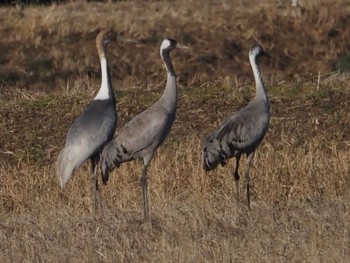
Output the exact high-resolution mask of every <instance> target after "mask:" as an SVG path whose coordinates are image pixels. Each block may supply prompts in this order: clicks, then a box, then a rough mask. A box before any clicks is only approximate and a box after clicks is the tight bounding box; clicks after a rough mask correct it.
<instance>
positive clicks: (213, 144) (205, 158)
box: [202, 135, 229, 172]
mask: <svg viewBox="0 0 350 263" xmlns="http://www.w3.org/2000/svg"><path fill="white" fill-rule="evenodd" d="M225 148H227V147H224V148H223V147H222V145H221V144H220V142H219V141H218V140H217V139H216V138H215V136H214V135H210V136H208V138H207V139H206V140H205V141H204V143H203V146H202V164H203V169H204V170H205V171H206V172H208V171H211V170H214V169H215V168H216V167H217V166H218V165H219V164H221V165H222V166H224V165H225V164H226V161H225V160H226V159H227V157H228V156H229V152H227V150H228V149H225Z"/></svg>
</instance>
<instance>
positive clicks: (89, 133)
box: [59, 97, 117, 186]
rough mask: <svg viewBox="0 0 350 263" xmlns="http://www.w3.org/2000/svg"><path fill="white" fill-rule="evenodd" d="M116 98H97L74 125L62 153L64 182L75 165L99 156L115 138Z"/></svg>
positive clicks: (60, 158)
mask: <svg viewBox="0 0 350 263" xmlns="http://www.w3.org/2000/svg"><path fill="white" fill-rule="evenodd" d="M116 122H117V118H116V107H115V100H114V97H113V99H108V100H94V101H92V102H91V103H90V105H89V106H88V107H87V108H86V109H85V111H84V112H83V113H82V114H81V115H80V116H79V117H78V118H77V119H76V120H75V121H74V122H73V124H72V126H71V127H70V129H69V131H68V133H67V138H66V144H65V147H64V149H63V150H62V152H61V154H60V155H59V160H60V161H59V163H60V164H61V165H62V166H63V167H61V169H60V170H61V171H62V173H61V179H60V183H61V185H62V186H63V185H64V183H65V182H66V181H67V180H68V179H69V177H70V176H71V174H72V172H73V170H74V169H77V168H79V166H80V165H81V164H82V163H83V162H85V161H86V160H87V159H89V158H92V159H93V158H97V159H99V157H98V155H99V153H100V151H101V150H102V147H103V146H104V145H105V144H106V143H107V142H108V141H110V140H111V139H112V137H113V134H114V130H115V127H116Z"/></svg>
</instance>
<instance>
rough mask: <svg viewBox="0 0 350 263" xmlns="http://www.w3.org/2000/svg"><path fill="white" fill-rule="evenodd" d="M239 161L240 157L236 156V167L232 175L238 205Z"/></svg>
mask: <svg viewBox="0 0 350 263" xmlns="http://www.w3.org/2000/svg"><path fill="white" fill-rule="evenodd" d="M240 159H241V156H240V155H237V156H236V167H235V172H234V174H233V177H234V180H235V191H236V202H237V204H238V203H239V174H238V167H239V160H240Z"/></svg>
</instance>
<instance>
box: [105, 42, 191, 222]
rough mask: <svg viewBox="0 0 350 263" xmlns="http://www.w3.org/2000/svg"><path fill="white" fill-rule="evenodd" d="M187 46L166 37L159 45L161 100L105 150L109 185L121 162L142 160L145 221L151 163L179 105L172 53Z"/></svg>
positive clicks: (146, 218)
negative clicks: (164, 77) (163, 78)
mask: <svg viewBox="0 0 350 263" xmlns="http://www.w3.org/2000/svg"><path fill="white" fill-rule="evenodd" d="M176 47H177V48H187V47H186V46H183V45H181V44H178V43H177V42H176V41H175V40H173V39H170V38H167V39H164V40H163V42H162V44H161V46H160V56H161V58H162V60H163V63H164V66H165V69H166V72H167V82H166V86H165V90H164V93H163V95H162V96H161V97H160V99H159V100H158V101H157V102H156V103H155V104H153V105H152V106H151V107H150V108H148V109H147V110H145V111H143V112H141V113H140V114H138V115H137V116H136V117H134V118H133V119H132V120H131V121H130V122H128V123H127V124H126V125H125V126H124V127H123V128H121V129H120V130H117V131H116V133H115V136H114V138H113V140H112V141H111V142H109V143H108V144H107V145H106V146H105V148H104V149H103V151H102V157H101V159H102V160H101V162H102V180H103V183H104V184H106V183H107V181H108V178H109V172H110V171H111V170H112V169H113V168H115V167H119V166H120V164H121V163H123V162H128V161H132V160H137V159H142V160H143V169H142V176H141V180H140V185H141V187H142V197H143V213H144V218H145V220H146V221H148V219H149V206H148V183H147V169H148V165H149V163H150V161H151V159H152V157H153V155H154V153H155V151H156V149H157V148H158V147H159V146H160V145H161V144H162V142H163V141H164V140H165V138H166V137H167V135H168V134H169V132H170V129H171V127H172V125H173V122H174V120H175V115H176V107H177V87H176V86H177V85H176V77H175V71H174V68H173V65H172V63H171V59H170V52H171V51H172V50H174V49H175V48H176Z"/></svg>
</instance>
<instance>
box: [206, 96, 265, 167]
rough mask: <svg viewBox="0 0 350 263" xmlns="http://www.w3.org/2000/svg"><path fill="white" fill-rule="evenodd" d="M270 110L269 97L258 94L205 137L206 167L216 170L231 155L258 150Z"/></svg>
mask: <svg viewBox="0 0 350 263" xmlns="http://www.w3.org/2000/svg"><path fill="white" fill-rule="evenodd" d="M269 112H270V107H269V103H268V101H262V99H260V98H254V99H253V100H252V101H251V102H250V103H249V104H248V105H247V106H246V107H244V108H243V109H242V110H241V111H239V112H237V113H235V114H233V115H231V116H230V117H229V118H228V119H227V120H226V121H225V122H224V123H223V124H222V125H221V126H220V128H219V129H218V130H217V131H215V132H214V133H213V134H211V135H209V136H208V138H207V139H206V140H205V141H204V143H203V149H205V153H204V154H203V162H204V163H203V164H204V169H205V170H206V171H210V170H213V169H215V168H216V167H217V166H218V164H222V165H224V164H225V163H226V160H227V159H229V158H231V157H235V156H238V155H241V154H247V155H249V154H250V153H252V152H254V151H255V149H256V147H257V146H258V145H259V144H260V142H261V141H262V139H263V138H264V136H265V134H266V132H267V130H268V125H269V119H270V113H269Z"/></svg>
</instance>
